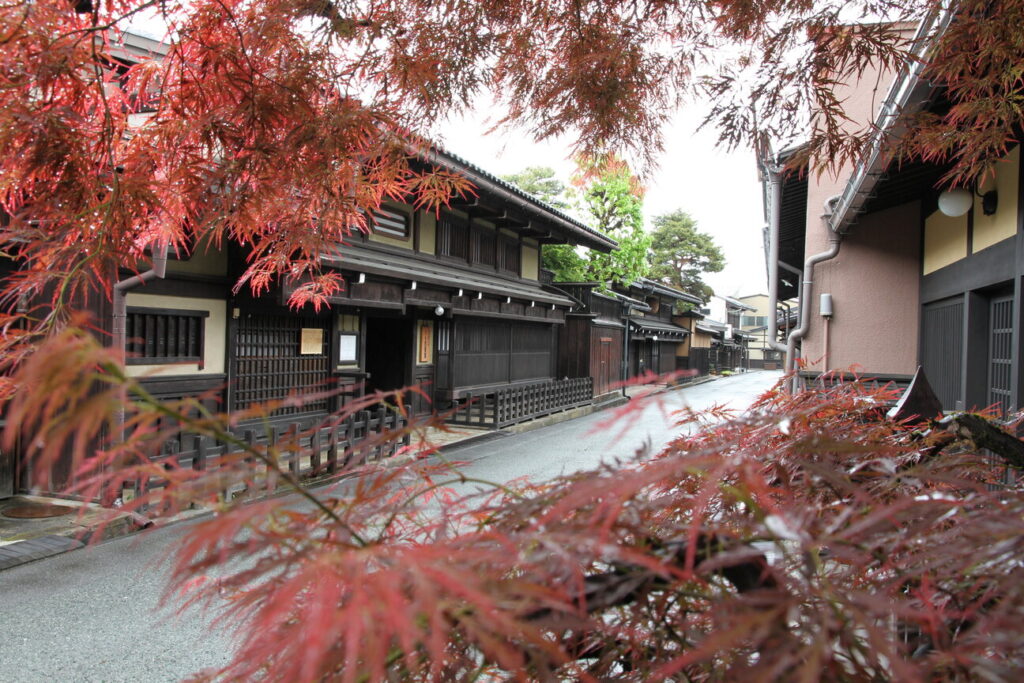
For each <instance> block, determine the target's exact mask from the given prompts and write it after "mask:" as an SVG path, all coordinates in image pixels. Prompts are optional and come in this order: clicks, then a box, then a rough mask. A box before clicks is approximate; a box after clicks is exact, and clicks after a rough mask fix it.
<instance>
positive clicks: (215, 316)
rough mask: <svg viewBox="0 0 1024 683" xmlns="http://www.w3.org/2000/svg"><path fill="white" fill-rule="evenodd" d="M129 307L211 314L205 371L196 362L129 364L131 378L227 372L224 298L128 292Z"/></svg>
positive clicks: (205, 334)
mask: <svg viewBox="0 0 1024 683" xmlns="http://www.w3.org/2000/svg"><path fill="white" fill-rule="evenodd" d="M127 302H128V306H129V307H132V306H142V307H146V308H168V309H175V308H177V309H183V310H186V311H208V312H209V314H210V315H209V317H207V318H206V326H205V328H204V330H203V369H202V370H200V369H199V365H198V364H197V363H181V364H167V365H163V364H161V365H129V366H128V367H127V372H128V375H129V376H131V377H143V376H146V377H152V376H154V375H221V374H224V372H225V367H226V365H225V358H224V356H225V350H226V348H227V333H228V316H227V309H228V304H227V302H226V301H223V300H221V299H192V298H188V297H180V296H165V295H162V294H137V293H134V292H129V293H128V298H127Z"/></svg>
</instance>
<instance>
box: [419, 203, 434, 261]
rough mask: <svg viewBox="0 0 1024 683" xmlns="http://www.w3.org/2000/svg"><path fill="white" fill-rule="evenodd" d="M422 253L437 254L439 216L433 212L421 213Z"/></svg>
mask: <svg viewBox="0 0 1024 683" xmlns="http://www.w3.org/2000/svg"><path fill="white" fill-rule="evenodd" d="M420 251H421V252H423V253H424V254H434V253H436V252H437V216H435V215H434V213H433V212H432V211H420Z"/></svg>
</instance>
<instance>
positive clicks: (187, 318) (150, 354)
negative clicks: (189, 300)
mask: <svg viewBox="0 0 1024 683" xmlns="http://www.w3.org/2000/svg"><path fill="white" fill-rule="evenodd" d="M209 315H210V312H209V311H191V310H170V309H166V308H129V309H128V319H127V329H126V334H125V338H126V339H127V342H126V344H125V352H126V354H127V359H126V361H125V362H126V363H127V364H128V365H160V364H165V363H166V364H170V363H198V364H199V367H200V369H201V368H202V367H203V340H204V327H205V324H206V318H207V317H209Z"/></svg>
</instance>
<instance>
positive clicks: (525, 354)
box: [439, 319, 555, 390]
mask: <svg viewBox="0 0 1024 683" xmlns="http://www.w3.org/2000/svg"><path fill="white" fill-rule="evenodd" d="M455 327H456V330H455V334H454V339H453V340H452V341H451V353H450V361H449V362H450V363H451V367H452V373H451V376H452V382H451V388H452V389H455V390H457V389H459V388H461V387H474V386H486V385H494V384H507V383H509V382H520V381H525V380H530V379H547V378H551V377H553V373H554V361H555V333H554V330H553V329H552V327H551V325H545V324H540V325H538V324H531V323H525V322H523V323H520V322H504V321H498V320H495V321H492V320H469V319H467V320H457V321H456V322H455ZM439 363H440V355H439ZM439 374H440V367H439Z"/></svg>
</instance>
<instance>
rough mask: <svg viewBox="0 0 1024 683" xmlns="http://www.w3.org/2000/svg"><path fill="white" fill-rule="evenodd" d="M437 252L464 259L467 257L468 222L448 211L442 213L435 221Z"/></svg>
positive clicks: (441, 254) (440, 254)
mask: <svg viewBox="0 0 1024 683" xmlns="http://www.w3.org/2000/svg"><path fill="white" fill-rule="evenodd" d="M437 253H438V255H439V256H447V257H449V258H455V259H459V260H460V261H466V260H468V258H469V224H468V223H467V222H466V221H465V220H464V219H462V218H459V217H458V216H454V215H452V214H450V213H442V214H441V218H440V220H438V221H437Z"/></svg>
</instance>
